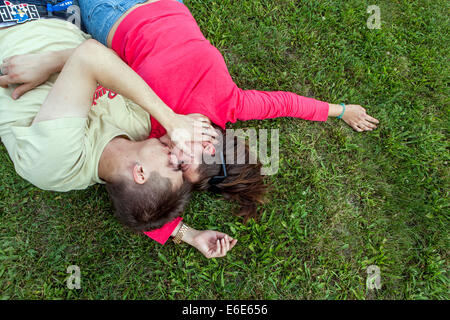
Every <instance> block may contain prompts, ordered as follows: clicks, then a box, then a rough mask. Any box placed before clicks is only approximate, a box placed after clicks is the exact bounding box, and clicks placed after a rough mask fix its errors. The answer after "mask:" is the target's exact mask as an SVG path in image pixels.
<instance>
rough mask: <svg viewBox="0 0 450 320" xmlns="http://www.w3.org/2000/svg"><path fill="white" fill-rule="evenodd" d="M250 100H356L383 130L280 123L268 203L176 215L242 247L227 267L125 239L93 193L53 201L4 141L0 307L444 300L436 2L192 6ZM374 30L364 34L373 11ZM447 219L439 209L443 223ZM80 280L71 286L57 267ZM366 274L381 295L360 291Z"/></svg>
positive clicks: (98, 191) (443, 148)
mask: <svg viewBox="0 0 450 320" xmlns="http://www.w3.org/2000/svg"><path fill="white" fill-rule="evenodd" d="M185 3H186V5H187V6H188V7H189V8H190V9H191V11H192V13H193V15H194V17H195V18H196V19H197V22H198V24H199V25H200V27H201V29H202V31H203V33H204V34H205V36H206V37H207V38H208V39H209V40H210V41H211V43H212V44H213V45H215V46H216V47H217V48H218V49H219V50H220V51H221V52H222V53H223V55H224V57H225V60H226V62H227V65H228V66H229V69H230V73H231V74H232V76H233V79H234V80H235V81H236V83H237V84H238V85H239V86H240V87H242V88H244V89H259V90H286V91H294V92H296V93H298V94H300V95H304V96H311V97H315V98H317V99H320V100H324V101H329V102H334V103H339V102H344V103H350V104H360V105H362V106H363V107H365V108H366V109H367V112H368V113H369V114H370V115H372V116H374V117H375V118H377V119H379V120H380V122H381V123H380V126H379V128H378V129H377V130H375V131H373V132H367V133H357V132H355V131H353V130H352V129H351V128H350V127H349V126H347V125H346V124H345V123H344V122H343V121H339V120H337V119H330V120H329V121H328V122H326V123H318V122H308V121H304V120H300V119H276V120H267V121H263V122H258V121H252V122H246V123H237V124H236V125H232V126H230V128H246V127H255V128H265V129H273V128H278V129H280V164H279V165H280V169H279V171H278V173H277V174H276V175H274V176H269V177H268V178H267V181H268V182H269V183H270V184H271V185H272V187H271V192H270V197H269V200H270V201H269V202H268V203H267V204H266V205H265V206H264V207H263V210H262V215H261V217H260V219H259V220H257V221H253V220H252V221H250V222H249V223H247V224H246V225H244V224H242V219H241V218H239V217H236V216H234V215H232V212H233V209H235V207H234V205H233V203H229V202H227V201H225V200H224V199H223V198H222V197H220V196H216V195H214V194H209V193H203V194H200V193H198V194H195V195H194V197H193V199H192V201H191V203H190V205H189V207H188V210H187V211H186V213H185V215H184V217H185V221H186V222H187V223H188V224H190V225H191V226H193V227H195V228H197V229H213V230H219V231H223V232H226V233H228V234H230V235H232V236H233V237H236V238H237V239H238V240H239V241H238V244H237V245H236V247H235V248H234V249H233V250H232V251H231V252H230V253H229V254H228V256H227V257H225V258H221V259H211V260H207V259H205V258H204V257H203V255H201V254H200V253H199V252H198V251H197V250H196V249H194V248H192V247H189V246H187V245H185V244H184V245H181V246H176V245H174V244H173V243H172V242H171V241H170V242H168V243H167V244H166V245H164V246H161V245H159V244H158V243H156V242H154V241H152V240H150V239H148V238H147V237H145V236H141V235H137V234H133V233H131V232H129V231H127V230H125V229H124V228H123V227H122V226H121V225H120V224H119V223H118V222H117V221H116V220H115V218H114V217H113V216H112V210H111V204H110V202H109V200H108V196H107V193H106V191H105V188H104V187H103V186H93V187H91V188H89V189H87V190H84V191H74V192H68V193H54V192H46V191H42V190H39V189H37V188H35V187H33V186H32V185H30V184H29V183H28V182H26V181H24V180H23V179H21V178H20V177H19V176H18V175H17V174H16V173H15V170H14V166H13V164H12V162H11V161H10V160H9V157H8V155H7V152H6V149H5V148H4V146H3V145H0V161H1V164H2V165H1V167H0V179H1V184H0V297H1V298H3V299H23V298H25V299H77V298H82V299H125V298H126V299H449V298H450V296H449V278H448V267H449V259H448V253H449V233H448V230H449V214H448V210H449V200H448V190H449V169H448V160H449V150H448V148H449V143H448V141H449V140H448V119H449V118H448V116H449V105H450V104H449V90H448V84H449V63H448V62H449V48H450V43H449V42H450V41H449V34H450V30H449V29H450V28H449V27H450V24H449V20H448V19H449V17H450V14H449V13H450V4H449V2H448V1H445V0H421V1H419V0H412V1H411V0H396V1H392V0H379V1H376V2H374V1H370V2H369V1H361V0H348V1H331V0H323V1H315V0H309V1H291V0H276V1H273V0H272V1H268V0H259V1H255V0H239V1H230V0H221V1H205V0H204V1H201V0H186V1H185ZM372 4H376V5H378V6H379V7H380V10H381V21H382V25H381V29H379V30H377V29H368V28H367V26H366V21H367V19H368V17H369V15H370V14H368V13H367V12H366V10H367V7H368V6H369V5H372ZM446 212H447V213H446ZM70 265H78V266H79V267H80V269H81V290H69V289H67V287H66V282H65V279H66V278H67V276H68V274H67V273H66V269H67V267H68V266H70ZM370 265H376V266H378V267H379V268H380V271H381V283H382V288H381V289H380V290H378V291H376V290H374V291H373V290H368V289H367V288H366V278H367V273H366V269H367V267H368V266H370Z"/></svg>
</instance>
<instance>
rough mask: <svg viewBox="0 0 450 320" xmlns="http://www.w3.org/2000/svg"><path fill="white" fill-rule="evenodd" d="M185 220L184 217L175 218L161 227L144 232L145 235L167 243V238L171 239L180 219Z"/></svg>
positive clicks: (161, 242)
mask: <svg viewBox="0 0 450 320" xmlns="http://www.w3.org/2000/svg"><path fill="white" fill-rule="evenodd" d="M181 220H183V218H182V217H178V218H175V219H174V220H172V221H170V222H167V223H166V224H165V225H164V226H162V227H161V228H159V229H156V230H152V231H147V232H144V234H145V235H147V236H149V237H150V238H152V239H153V240H155V241H156V242H159V243H160V244H164V243H166V241H167V239H169V237H170V235H171V234H172V232H173V230H175V228H176V227H177V226H178V224H179V223H180V221H181Z"/></svg>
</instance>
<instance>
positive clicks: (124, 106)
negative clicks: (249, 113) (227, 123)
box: [0, 1, 230, 256]
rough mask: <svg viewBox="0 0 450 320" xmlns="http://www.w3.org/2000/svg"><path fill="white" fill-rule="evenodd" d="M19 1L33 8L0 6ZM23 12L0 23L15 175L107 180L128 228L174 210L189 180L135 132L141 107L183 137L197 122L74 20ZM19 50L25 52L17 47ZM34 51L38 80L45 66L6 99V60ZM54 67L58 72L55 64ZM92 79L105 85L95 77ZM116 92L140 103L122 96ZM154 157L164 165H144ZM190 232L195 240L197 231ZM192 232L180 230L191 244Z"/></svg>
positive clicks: (10, 67)
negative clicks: (177, 110) (179, 111)
mask: <svg viewBox="0 0 450 320" xmlns="http://www.w3.org/2000/svg"><path fill="white" fill-rule="evenodd" d="M19 2H20V3H19ZM20 4H22V6H21V7H20V8H21V10H22V13H25V14H26V15H28V16H29V17H31V12H33V11H34V9H36V8H31V5H30V4H29V3H25V4H27V5H26V6H24V5H23V4H24V3H23V1H15V3H14V4H11V2H9V1H8V3H6V2H4V6H3V8H2V6H1V3H0V12H3V13H4V12H6V11H5V10H7V11H8V12H9V13H11V12H17V8H16V7H13V8H11V6H12V5H14V6H17V5H20ZM30 8H31V9H30ZM48 11H51V10H48ZM47 13H48V12H47ZM2 17H3V16H2ZM11 17H13V15H12V14H11ZM35 17H36V16H35ZM39 18H42V16H41V14H40V15H39ZM39 18H38V19H39ZM47 18H48V16H47ZM10 20H11V19H10ZM23 20H24V18H23V17H22V18H21V19H16V20H15V22H16V23H15V24H13V25H8V26H6V29H5V26H4V25H3V28H2V29H0V48H1V49H0V61H2V62H3V63H2V65H1V70H0V71H1V73H2V74H1V75H0V85H1V86H2V87H3V88H5V89H0V90H1V91H0V136H1V139H2V142H3V143H4V145H5V147H6V149H7V150H8V153H9V155H10V157H11V159H12V161H13V162H14V166H15V168H16V171H17V172H18V173H19V175H21V176H22V177H23V178H25V179H26V180H28V181H30V182H31V183H33V184H35V185H36V186H38V187H40V188H42V189H46V190H54V191H68V190H74V189H83V188H87V187H88V186H90V185H92V184H94V183H103V184H104V183H106V184H108V185H109V186H110V187H109V188H108V190H109V191H110V192H115V193H116V196H120V197H121V200H120V202H126V203H127V204H128V205H127V206H126V208H125V210H126V211H118V212H116V215H117V217H118V218H119V220H121V221H122V222H123V223H124V224H126V225H127V226H129V227H131V228H133V229H134V230H139V231H141V230H149V229H155V228H158V227H160V226H162V225H164V224H165V223H166V222H168V221H171V220H172V219H173V218H174V217H176V216H178V215H179V214H180V212H181V211H182V210H183V208H184V206H185V204H186V203H187V199H188V195H189V191H190V185H189V183H187V182H184V181H183V179H182V173H181V171H180V170H177V168H174V167H173V166H172V165H171V163H170V161H169V152H168V148H167V146H165V145H164V144H162V143H161V142H160V141H159V140H158V139H149V140H143V139H144V138H145V137H146V136H148V133H149V131H150V117H149V113H150V114H152V116H154V117H155V118H156V119H157V120H158V121H159V122H160V123H161V124H163V125H164V124H165V126H167V129H168V132H172V133H174V132H175V131H176V129H177V128H180V127H181V128H185V129H187V132H188V133H190V136H189V138H190V139H196V138H198V137H197V136H195V135H194V134H193V133H192V132H193V130H192V128H193V127H194V125H197V124H198V122H197V121H194V120H192V119H191V118H189V117H187V116H180V115H177V114H174V113H173V112H172V111H171V110H170V108H168V107H167V106H166V105H165V104H164V103H163V102H162V101H161V100H160V99H159V98H158V97H157V96H156V95H155V94H154V92H153V91H152V90H151V88H149V87H148V86H147V85H146V84H145V82H144V81H143V80H142V79H140V77H138V76H137V75H136V74H135V73H134V72H133V71H132V70H131V69H130V68H129V67H127V66H126V65H125V64H124V63H123V62H122V61H121V60H120V59H119V58H118V57H116V56H115V55H114V54H113V53H112V52H111V51H110V50H108V49H106V48H104V47H102V46H100V45H97V44H96V43H94V42H92V41H93V40H90V41H87V42H85V40H86V39H88V38H89V37H88V36H87V35H85V34H83V33H82V32H81V31H80V30H79V29H78V28H76V27H74V26H72V25H70V24H68V23H67V22H65V21H63V20H62V19H46V20H43V19H39V20H38V21H24V22H22V21H23ZM25 20H26V19H25ZM30 20H35V19H30ZM3 22H4V21H3ZM12 22H14V21H12ZM9 23H11V21H9ZM0 26H2V25H1V24H0ZM77 46H78V48H77V49H76V50H75V52H74V54H73V55H71V54H72V53H73V49H72V48H74V47H77ZM65 49H66V50H65ZM23 54H28V55H25V56H19V57H17V56H16V55H23ZM11 57H12V58H11ZM37 58H39V59H41V61H42V63H40V64H39V66H38V67H36V66H35V69H36V70H34V71H35V75H36V74H38V75H39V74H42V77H43V79H44V80H45V79H46V78H47V77H48V75H50V74H53V75H52V76H51V77H50V78H49V79H48V81H46V82H45V83H43V84H41V85H39V86H38V87H36V88H35V89H33V90H31V91H28V92H27V93H25V94H24V95H23V96H22V97H21V98H20V99H18V100H15V99H13V98H12V97H11V96H15V95H17V94H20V92H18V89H19V88H20V87H21V86H20V85H19V86H17V85H12V84H17V83H25V82H27V81H25V80H26V79H20V78H21V75H20V73H19V72H16V71H14V70H20V67H24V69H26V64H27V59H29V60H36V59H37ZM55 61H57V63H55ZM49 65H52V66H55V65H56V66H57V67H52V68H48V66H49ZM63 67H64V68H63ZM61 69H62V72H61V74H60V75H59V77H57V76H56V75H55V74H54V73H55V72H58V71H61ZM40 70H43V71H44V72H42V73H40V72H39V71H40ZM30 73H31V74H32V72H30V70H29V69H28V70H27V74H30ZM33 81H35V80H33ZM37 82H39V81H37ZM97 83H100V84H102V85H104V86H106V87H108V88H112V89H113V90H114V91H111V90H108V89H104V88H103V87H97ZM25 85H30V84H29V82H27V83H26V84H25ZM22 86H24V85H23V84H22ZM27 89H29V88H27ZM25 91H26V90H25ZM115 92H118V93H122V94H123V95H125V96H127V97H128V98H130V99H132V100H134V101H136V102H137V103H138V104H139V105H140V106H141V107H142V108H141V107H139V106H137V105H134V104H132V103H126V101H125V99H124V98H123V97H122V96H120V95H117V94H116V93H115ZM94 93H95V98H96V99H95V100H94V102H93V106H92V108H91V104H92V96H94ZM143 109H145V111H144V110H143ZM146 111H147V112H146ZM200 125H201V126H202V134H204V135H205V134H206V135H212V133H211V131H209V130H210V128H208V127H206V126H205V125H204V124H203V123H200ZM172 138H173V137H172ZM172 140H173V139H172ZM183 142H184V141H183V139H180V140H179V141H178V143H180V144H183ZM162 163H164V165H161V164H162ZM156 166H158V167H163V169H162V170H159V172H156V171H155V170H152V167H156ZM195 235H196V236H197V237H196V239H197V240H198V241H197V242H199V241H200V239H202V238H201V237H198V236H199V234H198V233H197V234H195ZM211 237H216V238H217V237H220V238H223V237H224V236H223V235H219V234H218V233H217V234H211V233H209V234H208V236H207V237H204V239H203V240H205V239H207V238H208V239H210V238H211ZM193 238H194V237H186V239H189V240H190V241H191V244H193V245H195V241H194V239H193ZM229 249H230V246H229V244H228V246H227V244H220V245H217V246H214V248H212V247H209V248H207V250H209V252H212V254H213V255H216V256H219V255H224V254H226V251H228V250H229ZM202 252H203V251H202ZM203 253H204V254H205V252H203Z"/></svg>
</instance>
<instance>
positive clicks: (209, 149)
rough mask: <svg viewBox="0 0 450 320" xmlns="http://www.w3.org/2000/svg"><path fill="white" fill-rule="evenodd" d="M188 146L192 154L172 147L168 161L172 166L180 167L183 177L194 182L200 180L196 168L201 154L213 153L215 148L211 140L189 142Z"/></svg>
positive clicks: (201, 159) (200, 161)
mask: <svg viewBox="0 0 450 320" xmlns="http://www.w3.org/2000/svg"><path fill="white" fill-rule="evenodd" d="M188 147H190V148H191V150H192V156H190V155H189V154H187V153H185V152H184V151H182V150H181V149H179V148H178V147H173V148H172V149H171V150H170V155H169V157H170V163H171V165H172V166H174V167H178V168H180V169H181V171H182V172H183V178H184V179H187V180H188V181H189V182H191V183H196V182H198V181H199V180H200V175H199V174H198V171H197V169H198V167H199V165H200V164H201V163H202V161H203V155H204V154H209V155H214V153H215V148H214V145H213V144H212V143H211V142H203V143H202V142H190V143H189V144H188Z"/></svg>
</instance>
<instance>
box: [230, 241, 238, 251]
mask: <svg viewBox="0 0 450 320" xmlns="http://www.w3.org/2000/svg"><path fill="white" fill-rule="evenodd" d="M236 243H237V239H233V240H231V243H230V250H231V249H233V248H234V246H235V245H236Z"/></svg>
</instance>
